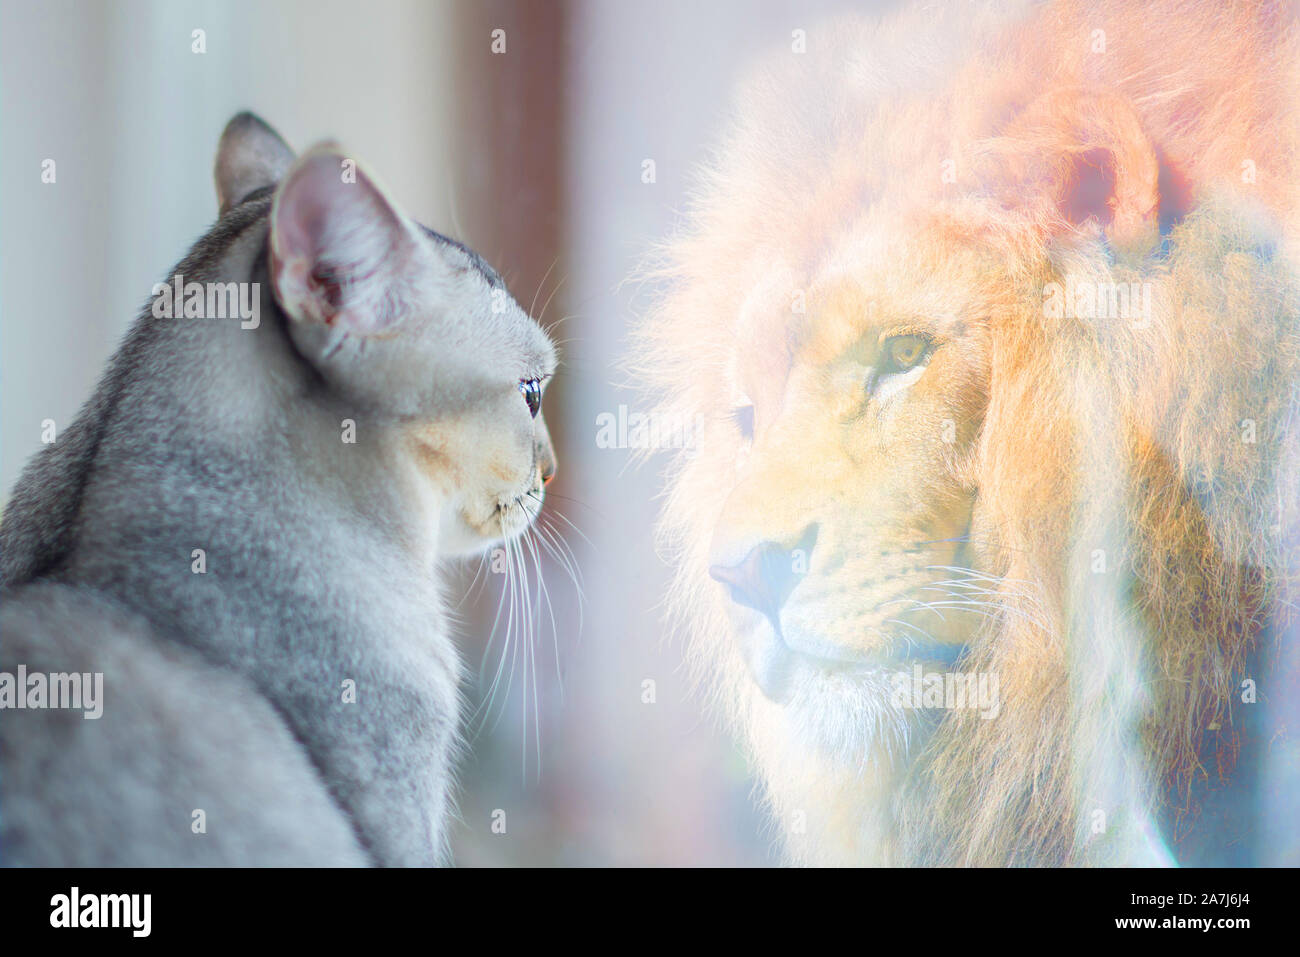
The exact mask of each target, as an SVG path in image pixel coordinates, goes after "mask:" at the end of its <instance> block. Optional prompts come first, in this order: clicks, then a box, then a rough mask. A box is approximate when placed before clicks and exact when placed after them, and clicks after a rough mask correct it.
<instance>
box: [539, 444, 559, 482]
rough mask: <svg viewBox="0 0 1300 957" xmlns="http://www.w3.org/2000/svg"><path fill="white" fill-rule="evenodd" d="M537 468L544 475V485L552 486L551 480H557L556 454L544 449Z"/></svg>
mask: <svg viewBox="0 0 1300 957" xmlns="http://www.w3.org/2000/svg"><path fill="white" fill-rule="evenodd" d="M537 466H538V468H539V469H540V470H541V473H542V484H543V485H548V484H550V481H551V479H553V478H555V454H554V453H553V452H551V450H550V449H544V450H543V451H542V453H541V454H540V455H539V456H538V459H537Z"/></svg>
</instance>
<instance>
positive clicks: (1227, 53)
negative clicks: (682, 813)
mask: <svg viewBox="0 0 1300 957" xmlns="http://www.w3.org/2000/svg"><path fill="white" fill-rule="evenodd" d="M939 6H944V5H939ZM952 7H953V9H946V10H935V9H933V8H928V9H918V10H913V11H905V12H902V13H900V14H898V15H896V16H894V17H893V18H891V19H887V20H884V21H883V22H880V23H876V22H866V21H863V20H859V19H850V20H847V21H845V20H840V21H836V22H834V23H832V24H830V25H828V26H827V27H826V28H825V29H824V30H821V31H810V32H809V34H808V36H807V44H806V51H805V52H798V51H797V50H795V51H782V52H781V53H779V54H778V55H776V56H774V57H772V58H771V59H769V60H767V61H765V62H764V63H763V64H762V65H761V66H760V67H759V68H758V69H757V70H755V71H754V72H753V73H752V74H751V75H750V76H748V77H747V78H746V79H745V81H744V83H743V84H742V86H741V94H740V98H739V101H738V106H737V108H736V110H735V114H734V117H733V119H732V121H731V124H730V126H729V128H728V130H727V132H726V134H725V135H724V136H723V138H722V140H721V143H720V144H719V145H718V148H717V150H716V152H715V154H714V155H713V158H712V159H711V161H710V162H709V164H708V166H707V168H705V169H704V170H703V171H702V174H701V176H700V180H699V184H698V189H697V191H696V193H695V195H694V197H693V199H692V203H691V208H690V210H689V212H688V215H687V217H686V219H685V225H684V226H683V228H682V229H681V230H680V232H679V234H678V235H676V236H674V237H673V238H672V239H671V240H669V241H668V242H667V243H666V244H665V245H664V246H663V247H662V249H661V255H659V256H658V257H657V258H656V260H655V261H654V263H653V264H652V265H651V266H650V267H649V268H648V269H647V270H646V275H647V277H649V278H650V279H651V280H653V281H654V282H655V283H656V284H657V288H658V290H659V294H658V295H657V297H656V299H655V301H654V304H653V306H652V307H651V308H650V310H649V312H648V314H647V315H645V316H643V317H642V319H641V320H640V321H639V322H638V325H637V333H636V340H635V358H634V359H633V361H632V362H631V366H632V368H633V370H634V372H635V375H636V377H637V378H638V380H640V381H641V382H642V383H643V384H644V385H645V386H646V388H647V390H648V392H649V394H650V396H651V397H652V400H653V402H654V403H655V412H656V415H658V416H661V417H663V419H664V420H666V421H695V420H696V418H697V417H700V416H703V417H704V421H705V422H706V423H707V426H706V428H704V430H703V431H702V433H701V434H700V435H699V438H698V441H697V442H695V443H693V446H692V447H691V448H689V449H686V450H683V451H681V452H679V453H676V457H675V458H674V459H673V460H672V461H671V464H670V466H669V468H668V471H667V491H666V497H665V504H664V507H663V513H662V516H661V520H660V534H661V537H662V542H663V543H664V544H665V545H666V546H667V548H668V554H670V555H671V556H672V560H673V562H674V564H675V566H676V572H675V578H674V583H673V586H672V592H671V595H670V602H669V605H670V608H671V610H672V612H671V616H672V622H673V625H674V628H675V629H676V630H679V631H680V632H681V633H684V634H685V635H687V636H688V643H689V660H690V661H691V662H692V663H693V665H694V670H695V674H696V677H697V678H698V680H699V681H700V683H701V686H702V687H703V688H704V689H705V693H706V694H707V695H708V698H709V700H710V702H711V703H712V704H713V705H714V706H715V708H716V710H717V712H718V713H719V714H720V715H721V716H722V718H723V720H724V721H725V722H726V723H728V724H729V725H730V726H731V727H732V728H733V729H734V730H735V732H736V733H737V735H738V737H739V739H740V741H741V742H742V743H743V746H744V748H745V750H746V752H747V754H748V756H749V757H750V759H751V762H752V764H753V766H754V768H755V769H756V772H757V777H758V779H759V780H760V781H761V791H762V799H763V801H764V802H765V803H766V804H767V806H768V808H769V809H770V812H771V820H772V822H773V826H774V830H775V831H776V832H777V833H779V835H780V840H781V842H782V844H783V846H784V849H785V853H786V856H787V857H788V859H789V860H790V861H791V862H792V863H805V864H823V865H824V864H834V865H839V864H867V865H889V866H898V865H1116V864H1125V865H1134V864H1136V865H1168V864H1173V863H1195V862H1215V861H1219V862H1222V861H1225V860H1235V858H1232V854H1233V853H1236V852H1235V851H1232V850H1230V845H1231V846H1233V847H1236V846H1239V845H1241V844H1242V841H1243V840H1245V841H1246V842H1247V843H1248V844H1250V846H1252V847H1256V848H1260V847H1270V846H1271V847H1272V848H1273V849H1274V850H1273V853H1274V854H1275V855H1277V854H1281V855H1283V856H1285V855H1287V854H1292V855H1293V854H1295V853H1296V851H1295V848H1296V843H1295V842H1296V835H1295V829H1294V828H1295V825H1294V822H1289V823H1288V822H1287V821H1285V820H1279V819H1272V820H1255V821H1253V822H1250V823H1249V824H1248V828H1247V830H1246V831H1242V830H1240V828H1238V829H1236V830H1234V828H1236V827H1237V824H1236V823H1233V822H1232V821H1229V818H1230V817H1231V815H1228V816H1227V817H1225V816H1224V814H1223V813H1221V812H1223V809H1224V808H1225V807H1226V808H1228V809H1229V810H1232V809H1234V808H1235V809H1236V810H1237V811H1241V809H1243V808H1249V807H1252V806H1253V805H1252V804H1251V801H1252V799H1253V798H1254V797H1255V794H1254V793H1253V792H1252V791H1250V790H1249V789H1250V788H1251V787H1252V785H1251V781H1250V780H1245V781H1242V780H1238V779H1237V778H1236V777H1234V762H1235V760H1236V757H1237V755H1238V753H1239V752H1242V751H1243V749H1250V748H1251V747H1255V753H1256V754H1257V753H1258V751H1259V748H1261V747H1262V746H1263V745H1264V744H1265V743H1268V744H1269V746H1270V747H1271V748H1273V749H1274V750H1273V751H1271V752H1270V753H1272V754H1274V755H1278V754H1288V755H1290V759H1291V760H1292V761H1294V760H1295V757H1296V755H1297V750H1296V745H1295V742H1294V739H1293V738H1288V737H1287V733H1286V729H1285V727H1282V726H1275V727H1267V728H1264V729H1263V730H1262V731H1258V732H1257V733H1247V729H1248V728H1249V727H1252V725H1251V721H1252V720H1253V716H1254V715H1256V714H1259V713H1262V712H1258V711H1254V712H1252V711H1250V709H1251V708H1260V707H1261V705H1260V704H1259V703H1257V702H1256V700H1255V698H1254V697H1253V695H1254V694H1255V693H1256V691H1257V692H1258V694H1259V695H1261V699H1260V700H1263V697H1265V696H1267V693H1268V689H1269V688H1270V687H1271V688H1274V689H1276V688H1279V687H1280V679H1283V678H1289V679H1290V680H1292V681H1294V680H1295V676H1294V675H1285V674H1282V673H1281V672H1282V669H1283V659H1282V658H1281V657H1280V652H1282V651H1285V650H1286V649H1287V647H1288V645H1287V642H1288V641H1289V639H1287V637H1286V634H1287V629H1288V628H1289V627H1290V625H1289V623H1290V616H1289V609H1290V608H1291V607H1292V603H1293V599H1294V597H1295V591H1296V587H1295V586H1296V579H1297V576H1296V570H1297V557H1296V555H1297V553H1296V544H1297V542H1300V523H1298V521H1297V517H1298V516H1297V512H1298V509H1297V495H1296V489H1297V484H1296V480H1297V478H1298V477H1300V476H1298V475H1297V467H1296V466H1297V462H1298V461H1300V456H1298V454H1297V453H1298V451H1300V450H1298V448H1297V444H1298V443H1297V430H1296V428H1295V426H1294V425H1293V424H1292V423H1293V421H1295V422H1300V419H1295V418H1294V416H1295V412H1296V398H1295V397H1296V394H1297V393H1296V391H1295V389H1296V385H1297V383H1298V382H1300V336H1298V335H1297V325H1296V323H1297V317H1298V315H1300V277H1298V271H1297V266H1300V255H1297V247H1296V245H1295V239H1296V229H1295V227H1296V217H1295V210H1296V208H1297V204H1296V199H1297V183H1300V176H1298V175H1297V174H1300V169H1297V157H1298V156H1300V132H1298V131H1300V113H1298V112H1297V104H1296V98H1295V96H1294V91H1295V90H1296V89H1300V65H1298V64H1300V41H1298V40H1297V37H1298V36H1300V34H1298V33H1297V26H1296V13H1295V9H1294V8H1293V7H1291V6H1284V5H1280V4H1269V3H1232V4H1209V3H1207V4H1190V3H1182V2H1157V3H1151V4H1146V5H1134V4H1131V3H1121V2H1103V3H1090V4H1086V5H1083V4H1068V3H1061V4H1054V5H1046V6H1044V5H1038V4H1033V5H1025V6H1023V7H1021V8H1017V9H1015V10H1013V11H1008V10H1007V8H1006V6H1005V5H1001V6H998V7H995V6H988V7H985V6H979V5H973V6H960V7H958V6H957V5H952ZM1291 660H1292V661H1294V654H1292V659H1291ZM1270 677H1271V679H1272V680H1271V683H1270ZM1279 693H1280V692H1279ZM1292 733H1293V731H1292ZM1268 739H1272V740H1271V743H1270V742H1269V741H1268ZM1254 760H1257V758H1254V757H1253V758H1252V761H1254ZM1252 780H1253V779H1252ZM1234 787H1236V788H1237V789H1238V790H1237V791H1236V792H1234V791H1233V790H1232V789H1233V788H1234ZM1209 803H1214V807H1215V808H1216V810H1215V812H1214V813H1213V814H1206V813H1202V811H1203V809H1204V807H1205V806H1207V804H1209ZM1247 816H1249V815H1248V814H1247ZM1238 817H1240V814H1238ZM1225 821H1227V822H1229V823H1224V822H1225ZM1230 825H1231V826H1230ZM1243 834H1245V835H1246V837H1245V838H1243ZM1251 841H1253V844H1251V843H1250V842H1251ZM1267 857H1268V854H1267V853H1266V852H1265V853H1262V857H1260V856H1257V857H1256V858H1255V859H1256V860H1259V859H1263V858H1267ZM1291 862H1292V863H1295V861H1294V860H1292V861H1291Z"/></svg>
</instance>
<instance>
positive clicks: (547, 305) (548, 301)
mask: <svg viewBox="0 0 1300 957" xmlns="http://www.w3.org/2000/svg"><path fill="white" fill-rule="evenodd" d="M568 278H569V277H568V276H561V277H560V281H559V282H557V283H556V284H555V288H554V289H552V290H551V294H550V295H549V296H547V297H546V302H545V303H543V304H542V311H541V313H539V314H538V316H537V319H538V321H539V322H540V321H541V319H542V317H543V316H545V315H546V310H547V309H549V308H551V300H552V299H554V298H555V294H556V293H557V292H559V291H560V288H561V287H562V286H563V285H564V282H565V280H567V279H568ZM530 315H531V313H530Z"/></svg>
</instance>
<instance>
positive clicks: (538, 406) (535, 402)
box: [519, 379, 542, 419]
mask: <svg viewBox="0 0 1300 957" xmlns="http://www.w3.org/2000/svg"><path fill="white" fill-rule="evenodd" d="M519 391H520V392H522V393H523V394H524V402H525V403H526V404H527V405H528V414H529V415H531V416H532V417H533V418H534V419H535V418H537V413H538V412H540V411H541V410H542V380H541V379H521V380H519Z"/></svg>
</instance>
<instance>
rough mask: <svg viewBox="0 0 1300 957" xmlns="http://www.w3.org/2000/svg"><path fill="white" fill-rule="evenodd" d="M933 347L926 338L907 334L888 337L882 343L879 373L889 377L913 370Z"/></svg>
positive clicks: (931, 342) (930, 341)
mask: <svg viewBox="0 0 1300 957" xmlns="http://www.w3.org/2000/svg"><path fill="white" fill-rule="evenodd" d="M933 345H934V343H933V340H931V339H930V338H929V337H928V336H923V335H918V334H915V333H909V334H908V335H903V336H890V337H889V338H888V339H886V340H885V341H884V344H883V345H882V346H881V351H880V365H879V368H880V372H881V373H882V374H884V375H891V374H894V373H898V372H907V371H908V370H909V369H915V368H916V367H917V366H918V365H920V364H921V360H923V359H924V358H925V357H926V356H927V355H929V353H930V349H931V347H932V346H933Z"/></svg>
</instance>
